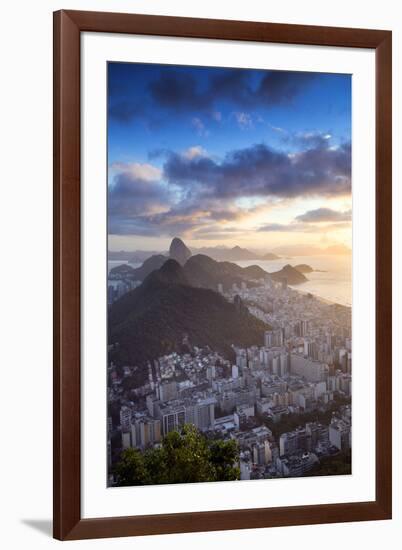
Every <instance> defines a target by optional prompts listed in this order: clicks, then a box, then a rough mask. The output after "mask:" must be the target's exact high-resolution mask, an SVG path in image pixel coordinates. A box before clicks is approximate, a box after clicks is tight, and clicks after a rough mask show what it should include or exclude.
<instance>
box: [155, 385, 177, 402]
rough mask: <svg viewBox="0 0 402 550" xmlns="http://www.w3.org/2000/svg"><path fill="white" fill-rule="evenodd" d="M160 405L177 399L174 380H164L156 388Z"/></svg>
mask: <svg viewBox="0 0 402 550" xmlns="http://www.w3.org/2000/svg"><path fill="white" fill-rule="evenodd" d="M158 394H159V399H160V401H162V403H166V402H167V401H173V400H174V399H177V382H176V380H169V381H168V380H166V381H165V382H162V383H161V384H159V386H158V387H157V395H158Z"/></svg>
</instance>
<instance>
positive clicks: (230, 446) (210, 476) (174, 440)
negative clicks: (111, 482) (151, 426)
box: [115, 424, 240, 485]
mask: <svg viewBox="0 0 402 550" xmlns="http://www.w3.org/2000/svg"><path fill="white" fill-rule="evenodd" d="M238 458H239V457H238V448H237V443H236V442H235V441H222V440H209V439H207V438H206V437H205V436H204V435H202V434H201V433H200V432H199V431H198V430H197V428H196V427H195V426H194V425H192V424H186V425H184V426H183V427H182V428H181V429H180V431H172V432H170V433H169V434H167V435H166V436H165V437H164V439H163V441H162V445H161V446H160V447H158V448H154V449H149V450H147V451H145V452H144V453H141V452H140V451H139V450H138V449H126V450H125V451H123V453H122V458H121V461H120V462H119V463H118V464H117V465H116V468H115V474H116V477H117V482H118V485H158V484H163V483H197V482H201V481H232V480H237V479H239V478H240V470H239V468H238V467H237V462H238Z"/></svg>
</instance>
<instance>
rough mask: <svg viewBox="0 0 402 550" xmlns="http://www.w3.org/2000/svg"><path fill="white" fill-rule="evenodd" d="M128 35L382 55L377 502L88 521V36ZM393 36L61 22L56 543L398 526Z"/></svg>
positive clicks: (143, 18)
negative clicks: (83, 327) (83, 411)
mask: <svg viewBox="0 0 402 550" xmlns="http://www.w3.org/2000/svg"><path fill="white" fill-rule="evenodd" d="M87 31H89V32H95V33H100V32H102V33H126V34H140V35H154V36H168V37H169V36H171V37H192V38H203V39H219V40H240V41H254V42H273V43H284V44H300V45H325V46H338V47H349V48H371V49H374V50H375V56H376V499H375V501H372V502H351V503H340V504H323V505H306V506H291V507H279V508H258V509H244V510H227V511H218V512H216V511H213V512H197V513H180V514H163V515H147V516H132V517H110V518H107V517H106V518H97V519H82V518H81V504H80V493H81V489H80V486H81V473H80V438H81V431H80V425H81V420H80V354H81V344H80V318H81V311H80V307H81V296H80V281H81V278H80V265H81V260H80V254H81V247H80V240H81V232H80V211H81V210H80V109H81V105H80V55H81V54H80V35H81V33H82V32H87ZM391 44H392V35H391V32H390V31H380V30H364V29H351V28H332V27H314V26H303V25H287V24H271V23H256V22H243V21H223V20H222V21H219V20H212V19H191V18H179V17H160V16H151V15H133V14H130V15H128V14H122V13H100V12H99V13H98V12H84V11H70V10H67V11H64V10H62V11H58V12H56V13H55V14H54V537H55V538H57V539H60V540H72V539H85V538H97V537H118V536H134V535H148V534H161V533H182V532H196V531H213V530H224V529H246V528H247V529H249V528H257V527H271V526H287V525H302V524H317V523H333V522H346V521H369V520H383V519H389V518H391V510H392V489H391V481H392V474H391V470H392V463H391V360H392V358H391V350H392V345H391V343H392V342H391V318H392V313H391V307H392V303H391V299H392V294H391V292H392V291H391V282H392V281H391V250H392V240H391V239H392V235H391V226H392V221H391V154H392V153H391V139H392V133H391V66H392V61H391V55H392V53H391V49H392V45H391Z"/></svg>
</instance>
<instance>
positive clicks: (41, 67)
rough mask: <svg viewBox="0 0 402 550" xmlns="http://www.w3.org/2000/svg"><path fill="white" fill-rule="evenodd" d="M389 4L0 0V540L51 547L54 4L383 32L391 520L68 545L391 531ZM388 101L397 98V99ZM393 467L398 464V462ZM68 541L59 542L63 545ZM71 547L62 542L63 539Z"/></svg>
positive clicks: (370, 535) (235, 541)
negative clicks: (386, 50) (387, 177)
mask: <svg viewBox="0 0 402 550" xmlns="http://www.w3.org/2000/svg"><path fill="white" fill-rule="evenodd" d="M398 4H399V3H398V2H396V1H395V0H382V2H381V3H378V2H373V1H372V0H355V1H350V0H337V2H336V4H334V3H325V2H322V0H301V1H300V0H281V1H280V2H262V1H258V0H247V2H239V1H235V0H221V1H220V2H217V1H216V0H203V2H197V3H196V2H192V3H190V2H184V1H183V0H182V1H180V0H148V1H146V0H133V1H129V0H115V1H112V0H104V1H99V0H98V1H95V0H75V1H73V0H71V1H69V2H67V1H66V2H59V1H56V0H41V1H40V2H30V1H28V0H24V1H21V0H13V1H12V2H11V1H9V2H7V3H5V4H4V5H3V8H2V17H1V21H2V25H1V26H2V30H1V34H0V40H1V50H0V51H1V73H0V74H1V81H0V82H1V85H0V97H1V101H0V110H1V111H0V131H1V134H0V135H1V149H0V150H1V153H2V155H1V158H2V163H1V164H2V166H3V168H2V170H1V172H0V178H1V179H0V181H1V187H0V190H1V195H2V196H1V200H0V224H1V227H0V236H1V270H0V277H1V286H0V288H1V290H2V292H1V299H0V319H1V335H2V337H3V338H2V340H1V342H2V345H1V382H0V384H1V386H0V387H1V389H2V391H1V393H0V406H1V408H2V410H1V414H0V418H1V422H2V428H1V432H0V433H1V453H0V476H1V477H0V479H1V481H0V503H1V510H0V518H1V524H2V528H1V530H0V542H1V543H2V546H3V547H4V548H7V550H13V549H17V548H18V549H19V548H24V547H28V548H31V549H36V548H41V549H42V548H44V549H46V548H50V547H54V546H56V545H57V544H59V543H58V542H57V541H54V540H52V539H51V538H50V533H51V519H50V518H51V514H52V420H51V419H52V404H51V403H52V401H51V391H52V291H51V284H52V11H53V10H57V9H60V8H70V9H84V10H105V11H107V10H108V11H121V12H132V13H135V12H137V13H154V14H161V15H182V16H185V15H187V16H195V17H211V18H212V17H213V18H222V19H224V18H226V19H229V18H230V19H249V20H261V21H272V22H285V23H301V24H316V25H335V26H350V27H367V28H384V29H391V30H393V32H394V157H395V158H394V258H395V261H394V312H395V313H394V465H395V467H394V519H393V520H392V521H387V522H369V523H360V524H353V523H351V524H341V525H339V524H337V525H320V526H304V527H290V528H275V529H259V530H247V531H232V532H220V533H201V534H189V535H187V534H185V535H167V536H153V537H143V538H137V539H132V538H130V539H114V540H96V541H80V542H76V543H74V544H75V545H76V547H77V548H78V547H79V548H84V549H89V548H108V549H113V550H114V549H116V550H118V549H120V548H121V549H123V548H129V547H132V545H133V544H135V545H136V548H139V549H159V548H163V549H164V550H170V549H173V548H175V550H178V549H182V548H183V549H185V548H189V547H191V549H192V550H198V549H201V548H202V549H204V548H205V547H208V548H211V550H212V549H213V548H218V547H221V546H226V547H230V548H231V549H237V548H244V547H245V546H247V547H250V545H259V546H260V545H261V546H264V547H278V548H283V549H287V548H291V547H292V546H295V547H297V548H298V549H299V550H304V549H307V548H311V547H312V546H316V545H319V546H320V547H325V549H326V550H332V549H335V548H336V549H339V547H340V546H347V547H353V546H354V545H359V546H361V547H364V548H365V550H371V549H377V548H379V547H384V546H385V545H387V546H391V547H394V548H395V547H397V544H395V543H393V541H395V542H396V540H397V539H398V538H399V540H400V537H401V536H402V506H401V504H402V495H401V489H402V487H401V479H402V478H401V469H400V466H401V464H402V445H401V436H400V433H401V419H402V406H401V402H402V400H401V398H400V391H399V389H400V387H401V372H400V371H401V364H400V363H401V362H400V358H399V356H398V355H397V349H398V348H399V346H398V341H399V337H400V334H401V331H402V316H401V312H402V300H401V291H400V288H397V281H402V262H401V256H402V255H401V249H402V238H401V236H402V221H401V219H402V215H401V208H402V193H401V188H400V181H401V176H402V174H401V160H400V156H399V155H397V153H398V152H400V151H401V150H402V147H401V145H402V144H401V137H402V135H401V102H400V97H402V79H401V70H400V69H401V66H402V59H401V52H402V17H401V15H400V13H399V12H398ZM398 99H399V101H398ZM398 466H399V467H398ZM66 544H68V543H66ZM70 544H73V543H70Z"/></svg>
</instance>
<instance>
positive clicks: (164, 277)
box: [109, 255, 269, 365]
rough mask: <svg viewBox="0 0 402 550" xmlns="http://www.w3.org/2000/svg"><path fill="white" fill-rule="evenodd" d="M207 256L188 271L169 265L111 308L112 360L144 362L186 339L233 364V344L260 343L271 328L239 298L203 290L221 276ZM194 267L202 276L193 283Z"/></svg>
mask: <svg viewBox="0 0 402 550" xmlns="http://www.w3.org/2000/svg"><path fill="white" fill-rule="evenodd" d="M205 258H206V257H202V256H200V255H197V256H193V257H192V258H190V260H192V261H190V260H188V261H187V262H186V266H187V265H190V267H188V268H187V269H185V268H183V267H182V266H181V265H180V264H179V263H178V262H177V261H175V260H172V259H169V260H167V261H165V263H164V264H163V266H162V267H161V268H159V269H157V270H155V271H153V272H152V273H151V274H149V275H148V276H147V277H146V278H145V280H144V282H143V283H142V284H141V285H140V286H139V287H138V288H136V289H135V290H133V291H131V292H129V293H127V294H125V295H124V296H123V297H122V298H120V299H119V300H118V301H117V302H115V303H114V304H113V305H112V306H111V308H110V312H109V342H111V343H118V345H116V346H114V348H113V350H112V351H111V359H112V360H114V361H116V362H118V363H119V364H124V363H127V364H131V365H135V364H137V365H141V364H145V363H146V362H147V361H150V360H152V359H155V358H157V357H159V356H161V355H164V354H167V353H171V352H173V351H180V350H181V349H182V346H183V339H184V337H185V336H188V339H189V341H190V343H191V344H192V345H197V346H200V347H203V346H209V347H210V348H211V349H213V350H216V351H218V352H220V353H221V354H222V355H224V356H225V357H227V358H229V359H231V360H233V359H234V352H233V349H232V347H231V346H232V344H237V345H240V346H251V345H262V342H263V335H264V331H265V330H267V329H268V328H269V325H267V324H265V323H263V322H262V321H260V320H259V319H257V318H256V317H254V316H253V315H251V314H250V313H249V312H248V310H247V308H246V307H245V306H244V305H243V304H242V302H241V300H240V299H237V300H236V301H235V303H230V302H228V301H227V300H226V299H225V298H224V297H223V296H222V295H221V294H219V293H218V292H215V291H214V290H211V289H209V288H200V287H201V285H205V284H207V285H209V284H211V281H212V280H215V276H217V273H215V272H214V269H215V268H216V266H215V265H213V264H210V263H209V262H208V266H209V267H210V268H211V270H209V269H208V267H207V260H205ZM208 260H210V261H211V262H213V261H214V260H211V259H210V258H208ZM215 263H216V262H215ZM196 267H197V268H200V269H201V271H202V275H198V278H197V281H194V280H192V277H193V275H194V273H193V269H195V268H196ZM236 267H237V266H236ZM218 269H220V268H218ZM240 269H241V268H240ZM229 271H230V269H229ZM219 275H222V272H221V273H219ZM228 276H229V277H232V274H231V273H230V275H228ZM193 284H196V285H197V286H193Z"/></svg>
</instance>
